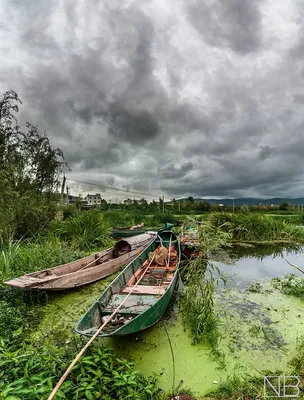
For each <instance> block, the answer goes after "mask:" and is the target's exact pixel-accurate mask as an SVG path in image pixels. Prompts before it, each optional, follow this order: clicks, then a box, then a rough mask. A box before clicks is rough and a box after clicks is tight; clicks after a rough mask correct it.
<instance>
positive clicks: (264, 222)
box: [208, 213, 304, 242]
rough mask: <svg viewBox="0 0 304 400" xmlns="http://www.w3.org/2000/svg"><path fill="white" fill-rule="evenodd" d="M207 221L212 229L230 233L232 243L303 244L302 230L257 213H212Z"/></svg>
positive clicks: (283, 221) (279, 219) (303, 230)
mask: <svg viewBox="0 0 304 400" xmlns="http://www.w3.org/2000/svg"><path fill="white" fill-rule="evenodd" d="M284 218H285V217H284ZM208 221H209V222H210V223H211V224H212V225H213V226H214V227H219V228H220V229H221V230H223V231H225V232H232V235H233V240H234V241H246V242H267V241H272V242H273V241H277V242H304V228H303V227H302V226H297V225H295V224H293V223H289V222H286V221H285V220H284V219H282V218H272V217H269V216H266V215H261V214H258V213H243V214H242V213H235V214H232V213H214V214H211V215H210V216H209V218H208Z"/></svg>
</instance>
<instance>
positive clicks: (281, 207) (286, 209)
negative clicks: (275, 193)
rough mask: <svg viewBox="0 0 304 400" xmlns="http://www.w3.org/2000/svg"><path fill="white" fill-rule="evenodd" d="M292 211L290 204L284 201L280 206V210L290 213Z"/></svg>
mask: <svg viewBox="0 0 304 400" xmlns="http://www.w3.org/2000/svg"><path fill="white" fill-rule="evenodd" d="M289 209H290V204H288V203H287V201H282V202H281V203H280V205H279V210H282V211H288V210H289Z"/></svg>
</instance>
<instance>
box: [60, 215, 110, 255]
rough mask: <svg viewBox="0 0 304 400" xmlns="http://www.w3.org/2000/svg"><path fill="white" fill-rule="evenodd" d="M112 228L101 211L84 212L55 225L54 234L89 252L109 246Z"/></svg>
mask: <svg viewBox="0 0 304 400" xmlns="http://www.w3.org/2000/svg"><path fill="white" fill-rule="evenodd" d="M110 232H111V231H110V226H109V224H108V223H107V222H106V221H105V220H104V218H103V215H102V213H101V212H100V211H99V210H89V211H83V212H80V213H78V214H75V215H73V216H71V217H70V218H68V219H67V220H66V221H61V222H58V223H57V224H56V225H55V230H54V233H55V234H57V235H58V236H59V237H60V238H61V239H63V240H65V241H67V242H68V243H70V244H72V245H74V246H77V247H79V249H81V250H89V249H92V248H94V247H105V246H109V244H110V240H109V235H110Z"/></svg>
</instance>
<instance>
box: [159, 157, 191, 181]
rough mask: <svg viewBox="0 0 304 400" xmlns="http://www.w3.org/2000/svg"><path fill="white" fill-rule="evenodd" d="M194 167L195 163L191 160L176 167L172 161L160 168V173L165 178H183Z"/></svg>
mask: <svg viewBox="0 0 304 400" xmlns="http://www.w3.org/2000/svg"><path fill="white" fill-rule="evenodd" d="M192 169H193V164H192V162H191V161H188V162H186V163H184V164H182V165H181V166H180V167H176V166H175V165H174V164H173V163H171V164H169V165H167V166H166V167H163V168H160V174H161V177H162V178H164V179H176V178H182V177H183V176H185V175H186V174H187V173H188V172H189V171H191V170H192Z"/></svg>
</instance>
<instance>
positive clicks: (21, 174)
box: [0, 90, 67, 241]
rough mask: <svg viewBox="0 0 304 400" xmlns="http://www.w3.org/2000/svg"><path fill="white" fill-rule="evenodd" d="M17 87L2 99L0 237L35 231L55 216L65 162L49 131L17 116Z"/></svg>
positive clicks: (0, 113)
mask: <svg viewBox="0 0 304 400" xmlns="http://www.w3.org/2000/svg"><path fill="white" fill-rule="evenodd" d="M20 104H21V101H20V99H19V97H18V95H17V93H15V92H14V91H12V90H10V91H8V92H6V93H4V95H3V98H2V99H1V100H0V240H1V241H6V240H8V239H11V238H12V237H13V236H14V235H15V234H17V235H18V236H21V235H26V234H29V233H36V232H37V230H39V228H41V227H42V226H45V225H46V224H47V222H48V221H50V220H51V219H52V218H53V217H54V213H55V209H56V208H55V202H56V197H57V191H58V190H57V189H58V186H59V180H60V174H61V173H62V170H63V168H64V166H66V165H67V164H66V162H65V161H64V158H63V153H62V151H61V150H60V149H54V148H53V147H52V146H51V143H50V141H49V138H48V137H47V134H46V132H43V133H41V132H40V131H39V129H38V127H37V126H35V125H32V124H29V123H27V124H26V130H25V131H22V130H21V128H20V126H19V124H18V120H17V117H16V115H17V113H18V111H19V105H20Z"/></svg>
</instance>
